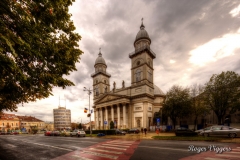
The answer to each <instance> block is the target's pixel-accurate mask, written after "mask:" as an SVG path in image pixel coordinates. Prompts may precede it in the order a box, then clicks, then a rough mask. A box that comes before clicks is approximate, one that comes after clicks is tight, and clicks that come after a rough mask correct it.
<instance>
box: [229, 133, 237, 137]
mask: <svg viewBox="0 0 240 160" xmlns="http://www.w3.org/2000/svg"><path fill="white" fill-rule="evenodd" d="M228 136H229V137H230V138H235V137H236V134H235V133H230V134H229V135H228Z"/></svg>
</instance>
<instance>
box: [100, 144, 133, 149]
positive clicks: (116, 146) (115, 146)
mask: <svg viewBox="0 0 240 160" xmlns="http://www.w3.org/2000/svg"><path fill="white" fill-rule="evenodd" d="M102 145H103V146H113V147H120V148H128V147H129V146H119V145H112V144H102Z"/></svg>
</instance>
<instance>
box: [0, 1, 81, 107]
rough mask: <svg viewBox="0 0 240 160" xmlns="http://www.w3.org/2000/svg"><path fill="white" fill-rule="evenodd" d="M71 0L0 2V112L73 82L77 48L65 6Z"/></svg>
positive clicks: (75, 36)
mask: <svg viewBox="0 0 240 160" xmlns="http://www.w3.org/2000/svg"><path fill="white" fill-rule="evenodd" d="M73 1H74V0H54V1H46V0H24V1H20V0H1V1H0V6H1V7H0V111H2V110H3V109H6V110H10V111H16V110H17V104H19V103H26V102H29V101H35V100H36V99H41V98H47V97H48V96H49V95H52V88H53V87H54V86H57V87H62V88H65V87H66V86H72V85H74V84H73V82H71V81H70V80H68V79H67V78H66V76H65V75H69V74H70V72H71V71H74V70H76V66H75V63H76V62H79V60H80V55H81V54H82V51H81V50H80V49H78V41H79V40H80V39H81V37H80V35H78V34H77V33H74V30H75V27H74V24H73V22H72V21H71V20H70V17H71V15H70V14H69V13H68V7H69V6H70V5H72V2H73Z"/></svg>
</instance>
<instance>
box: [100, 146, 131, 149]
mask: <svg viewBox="0 0 240 160" xmlns="http://www.w3.org/2000/svg"><path fill="white" fill-rule="evenodd" d="M98 147H100V148H110V149H117V150H127V149H126V148H117V147H110V146H109V147H108V146H98Z"/></svg>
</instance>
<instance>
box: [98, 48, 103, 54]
mask: <svg viewBox="0 0 240 160" xmlns="http://www.w3.org/2000/svg"><path fill="white" fill-rule="evenodd" d="M98 55H99V56H102V53H101V47H100V48H99V54H98Z"/></svg>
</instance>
